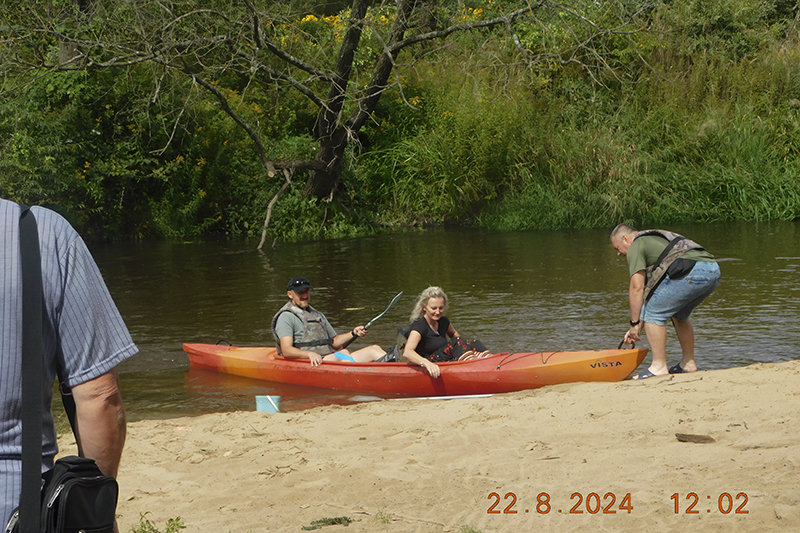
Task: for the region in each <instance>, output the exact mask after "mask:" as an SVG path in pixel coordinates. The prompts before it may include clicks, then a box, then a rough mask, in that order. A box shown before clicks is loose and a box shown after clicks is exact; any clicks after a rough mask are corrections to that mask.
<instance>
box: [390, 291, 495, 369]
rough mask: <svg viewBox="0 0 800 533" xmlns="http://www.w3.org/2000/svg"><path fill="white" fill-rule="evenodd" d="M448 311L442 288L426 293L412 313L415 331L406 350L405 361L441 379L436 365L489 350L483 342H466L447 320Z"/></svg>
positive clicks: (418, 300)
mask: <svg viewBox="0 0 800 533" xmlns="http://www.w3.org/2000/svg"><path fill="white" fill-rule="evenodd" d="M445 311H447V295H446V294H445V293H444V291H443V290H442V289H441V288H439V287H428V288H427V289H425V290H424V291H422V293H421V294H420V295H419V298H417V303H416V305H415V306H414V310H413V311H412V313H411V320H412V323H411V328H410V330H409V333H408V340H407V341H406V344H405V346H404V347H403V359H404V360H405V361H408V362H411V363H415V364H418V365H420V366H422V367H423V368H424V369H425V371H427V372H428V374H430V376H431V377H432V378H438V377H439V376H440V375H441V369H440V368H439V365H437V364H436V362H444V361H452V360H455V359H458V358H459V356H460V355H461V354H463V353H464V352H465V351H470V350H475V351H479V352H482V351H485V350H486V347H485V346H484V345H483V343H482V342H480V341H472V342H466V341H464V340H463V339H462V338H461V337H460V336H459V334H458V331H456V328H455V327H453V324H451V323H450V320H449V319H448V318H447V317H446V316H444V313H445ZM448 337H449V338H450V339H451V341H450V342H448V341H447V338H448Z"/></svg>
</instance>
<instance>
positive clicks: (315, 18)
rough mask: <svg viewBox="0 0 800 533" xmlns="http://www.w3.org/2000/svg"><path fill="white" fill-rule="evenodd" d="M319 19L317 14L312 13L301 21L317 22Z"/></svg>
mask: <svg viewBox="0 0 800 533" xmlns="http://www.w3.org/2000/svg"><path fill="white" fill-rule="evenodd" d="M318 20H319V19H318V18H317V17H316V16H314V15H313V14H310V15H306V16H305V17H303V20H301V21H300V23H301V24H302V23H303V22H317V21H318Z"/></svg>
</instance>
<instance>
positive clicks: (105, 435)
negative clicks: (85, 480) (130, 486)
mask: <svg viewBox="0 0 800 533" xmlns="http://www.w3.org/2000/svg"><path fill="white" fill-rule="evenodd" d="M72 396H73V398H74V399H75V415H76V416H75V426H76V427H75V440H76V441H77V443H78V453H79V455H80V456H81V457H88V458H90V459H94V460H95V462H96V463H97V466H98V467H99V468H100V470H101V471H102V472H103V473H104V474H106V475H108V476H112V477H115V478H116V477H117V471H118V470H119V462H120V458H121V457H122V448H123V446H124V445H125V435H126V431H127V421H126V419H125V406H124V405H123V403H122V394H121V393H120V390H119V377H118V375H117V371H116V370H111V371H110V372H107V373H106V374H103V375H102V376H99V377H97V378H95V379H92V380H89V381H87V382H85V383H81V384H80V385H76V386H74V387H73V388H72Z"/></svg>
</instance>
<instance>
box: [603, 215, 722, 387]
mask: <svg viewBox="0 0 800 533" xmlns="http://www.w3.org/2000/svg"><path fill="white" fill-rule="evenodd" d="M611 245H612V246H613V247H614V249H615V250H616V251H617V255H620V256H623V257H627V259H628V270H629V272H630V276H631V280H630V287H629V289H628V300H629V303H630V311H631V320H630V329H629V330H628V332H627V333H626V334H625V342H626V343H627V344H632V343H633V342H636V341H639V340H641V338H640V333H641V331H642V327H644V330H645V332H646V333H647V340H648V342H649V343H650V350H651V352H652V353H653V362H652V363H651V364H650V367H649V368H648V369H647V370H645V371H644V372H642V373H641V374H639V375H638V376H637V377H636V379H645V378H649V377H653V376H661V375H664V374H667V373H669V374H681V373H683V372H696V371H697V364H696V363H695V360H694V328H692V323H691V321H690V320H689V315H691V314H692V311H693V310H694V308H695V307H697V306H698V305H700V302H702V301H703V300H704V299H705V298H706V297H707V296H708V295H709V294H711V293H712V292H714V289H716V288H717V286H718V285H719V280H720V272H719V265H717V262H716V261H715V260H714V256H713V255H711V254H710V253H708V252H707V251H706V250H705V249H704V248H703V247H702V246H700V245H699V244H697V243H696V242H694V241H691V240H689V239H687V238H686V237H683V236H681V235H678V234H677V233H672V232H671V231H665V230H646V231H636V230H635V229H634V228H632V227H631V226H628V225H627V224H620V225H619V226H617V227H616V228H614V231H612V232H611ZM669 319H672V324H673V325H674V326H675V333H676V334H677V335H678V341H679V342H680V344H681V351H682V352H683V357H682V358H681V361H680V363H677V364H675V365H673V366H672V367H669V368H668V367H667V320H669Z"/></svg>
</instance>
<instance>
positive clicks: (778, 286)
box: [90, 222, 800, 420]
mask: <svg viewBox="0 0 800 533" xmlns="http://www.w3.org/2000/svg"><path fill="white" fill-rule="evenodd" d="M668 229H670V230H673V231H677V232H680V233H682V234H684V235H687V236H689V237H690V238H692V239H693V240H695V241H697V242H699V243H701V244H703V245H704V246H705V247H706V248H707V249H708V250H709V251H710V252H711V253H712V254H714V255H715V256H716V257H717V259H718V261H719V262H720V268H721V270H722V282H721V284H720V287H719V288H718V289H717V291H716V292H715V293H714V294H713V295H712V296H711V297H710V298H709V299H708V300H707V301H706V302H704V303H703V304H702V305H701V306H700V307H699V308H698V309H697V310H696V311H695V313H694V314H693V316H692V319H693V323H694V325H695V330H696V344H697V348H696V353H697V361H698V364H699V365H700V366H701V367H702V368H703V369H706V370H713V369H719V368H729V367H735V366H743V365H749V364H752V363H756V362H773V361H786V360H789V359H793V358H795V357H796V352H797V348H798V339H800V284H798V274H800V223H798V222H773V223H760V224H756V223H724V224H723V223H720V224H707V225H670V226H669V228H668ZM90 248H91V250H92V253H93V254H94V256H95V259H96V260H97V263H98V265H99V266H100V270H101V271H102V273H103V275H104V277H105V279H106V282H107V284H108V286H109V289H110V291H111V294H112V296H113V297H114V300H115V302H116V303H117V305H118V307H119V309H120V312H121V313H122V316H123V317H124V318H125V321H126V323H127V325H128V327H129V329H130V331H131V335H132V336H133V339H134V341H135V342H136V344H137V345H138V346H139V349H140V353H139V354H138V355H137V356H135V357H134V358H132V359H131V360H129V361H127V362H125V363H123V364H122V365H120V375H121V380H122V387H123V394H124V397H125V402H126V406H127V409H128V415H129V418H130V419H131V420H137V419H142V418H169V417H175V416H184V415H196V414H202V413H207V412H212V411H232V410H242V409H250V410H253V409H255V400H254V396H255V395H258V394H278V395H280V396H281V397H282V407H283V408H284V409H286V410H298V409H304V408H308V407H313V406H317V405H326V404H332V403H337V404H347V403H352V402H354V401H360V400H364V398H363V397H360V396H358V395H357V393H352V392H341V391H326V390H322V389H314V388H305V387H297V386H282V385H278V384H272V383H268V382H261V381H257V380H250V379H244V378H237V377H233V376H225V375H220V374H216V373H213V372H208V371H200V370H194V369H190V368H189V363H188V360H187V358H186V355H185V354H184V352H183V350H182V343H184V342H205V343H216V342H217V341H219V340H220V339H225V340H227V341H229V342H231V343H232V344H237V345H250V346H255V345H266V344H274V340H273V338H272V334H271V332H270V321H271V319H272V316H273V315H274V313H275V312H276V311H277V310H278V309H279V308H280V307H281V305H283V303H284V302H285V301H286V283H287V281H288V280H289V279H290V278H291V277H293V276H295V275H302V276H305V277H307V278H309V279H310V280H311V282H312V284H313V286H314V288H313V289H312V305H313V306H315V307H317V308H318V309H320V310H321V311H323V312H324V313H325V314H326V316H327V317H328V319H329V320H330V322H331V323H332V325H333V326H334V328H337V330H338V331H340V332H341V331H346V330H348V329H351V328H352V327H354V326H356V325H358V324H364V323H366V322H367V321H368V320H369V319H371V318H373V317H374V316H375V315H377V314H378V313H380V312H381V311H382V310H383V309H384V308H385V307H386V305H387V304H388V303H389V301H390V300H391V299H392V297H393V296H394V295H395V294H397V293H398V292H400V291H404V296H403V297H402V298H401V299H400V301H399V302H398V304H397V305H396V306H395V307H394V308H393V309H392V310H391V311H390V312H389V313H388V314H387V315H386V316H385V317H383V318H382V319H381V320H380V321H378V322H377V323H376V324H375V325H374V326H373V327H372V329H371V330H370V333H369V336H368V337H367V340H368V341H369V342H370V343H377V344H380V345H382V346H389V345H391V344H394V342H395V339H396V332H397V327H398V326H405V325H407V323H408V318H409V314H410V312H411V308H412V306H413V304H414V302H415V299H416V295H417V294H419V292H420V291H421V290H422V289H424V288H425V287H427V286H428V285H439V286H441V287H442V288H443V289H444V290H445V291H446V292H447V294H448V296H449V297H450V309H449V310H448V312H447V315H448V317H449V318H450V319H451V321H452V322H453V324H454V325H455V326H456V327H457V329H458V331H459V332H460V333H461V334H462V335H463V336H465V337H469V338H478V339H481V340H482V341H483V342H484V343H485V344H486V345H487V347H489V348H490V349H491V350H493V351H540V350H547V351H551V350H579V349H581V350H582V349H605V348H612V347H616V346H617V345H618V344H619V342H620V340H621V338H622V336H623V334H624V333H625V331H626V330H627V321H628V310H627V287H628V275H627V266H626V263H625V259H624V258H620V257H617V256H616V254H615V252H614V250H613V248H612V247H611V245H610V244H609V241H608V230H606V229H603V230H559V231H527V232H514V233H507V232H486V231H477V230H465V229H457V230H445V229H441V230H428V231H413V232H408V233H399V234H395V235H386V236H378V237H368V238H355V239H341V240H336V241H326V242H306V243H283V244H281V243H279V244H278V245H277V246H276V247H275V248H274V249H269V250H267V251H265V252H259V251H257V250H255V249H254V248H255V243H253V242H248V243H245V242H241V241H221V242H203V243H175V242H145V243H116V244H108V245H93V246H91V247H90ZM644 345H646V339H645V341H644ZM358 347H359V343H358V342H357V343H356V344H354V345H353V348H358ZM667 351H668V357H669V361H670V364H672V363H673V362H676V361H677V360H679V358H680V348H679V346H678V344H677V340H676V338H675V335H674V332H672V331H670V333H669V341H668V346H667ZM648 361H649V356H648V359H646V360H645V363H644V364H643V367H646V365H647V364H648Z"/></svg>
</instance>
